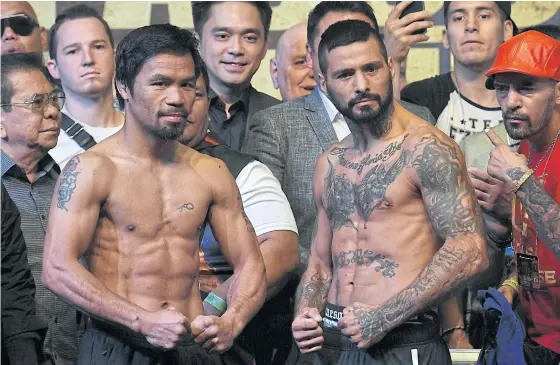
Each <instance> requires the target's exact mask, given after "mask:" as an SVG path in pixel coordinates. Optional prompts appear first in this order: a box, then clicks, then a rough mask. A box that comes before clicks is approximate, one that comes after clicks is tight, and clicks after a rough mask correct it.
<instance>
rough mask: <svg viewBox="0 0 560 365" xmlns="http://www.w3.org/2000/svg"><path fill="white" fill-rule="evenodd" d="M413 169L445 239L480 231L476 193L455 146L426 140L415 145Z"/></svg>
mask: <svg viewBox="0 0 560 365" xmlns="http://www.w3.org/2000/svg"><path fill="white" fill-rule="evenodd" d="M413 156H414V157H413V158H412V167H413V168H415V169H416V170H417V172H418V176H419V178H420V184H421V187H422V190H423V195H425V197H424V201H425V204H426V210H427V212H428V215H429V216H430V220H431V222H432V225H433V227H434V229H435V230H436V232H438V234H439V235H440V236H442V237H449V236H450V237H455V236H456V235H457V234H458V233H474V232H480V231H481V229H482V220H481V217H480V211H479V208H478V205H477V201H476V196H475V194H474V190H473V188H472V186H471V185H470V183H469V178H468V176H467V174H466V172H465V171H464V168H462V166H461V163H460V160H459V156H458V154H457V151H456V149H455V147H454V146H452V145H450V144H447V143H445V142H443V141H441V140H439V139H437V138H435V137H424V138H422V140H421V141H420V142H419V143H418V144H417V145H416V146H415V150H414V152H413Z"/></svg>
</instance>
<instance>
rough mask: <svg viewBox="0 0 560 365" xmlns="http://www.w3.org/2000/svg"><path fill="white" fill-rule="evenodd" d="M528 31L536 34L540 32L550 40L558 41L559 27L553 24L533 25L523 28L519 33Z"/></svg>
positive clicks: (559, 38) (559, 36)
mask: <svg viewBox="0 0 560 365" xmlns="http://www.w3.org/2000/svg"><path fill="white" fill-rule="evenodd" d="M530 30H534V31H536V32H540V33H542V34H544V35H547V36H549V37H551V38H554V39H556V40H557V41H560V27H559V26H557V25H553V24H539V25H534V26H532V27H527V28H523V29H522V30H521V31H520V33H524V32H528V31H530Z"/></svg>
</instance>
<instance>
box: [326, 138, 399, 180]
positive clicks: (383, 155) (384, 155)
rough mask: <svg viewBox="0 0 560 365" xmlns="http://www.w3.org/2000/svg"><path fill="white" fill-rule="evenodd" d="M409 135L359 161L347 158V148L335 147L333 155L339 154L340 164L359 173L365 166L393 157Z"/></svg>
mask: <svg viewBox="0 0 560 365" xmlns="http://www.w3.org/2000/svg"><path fill="white" fill-rule="evenodd" d="M407 137H408V134H406V135H405V136H404V137H403V139H402V140H401V141H395V142H392V143H390V144H389V145H388V146H387V147H386V148H385V149H384V150H383V152H380V153H377V154H376V155H375V156H373V157H371V154H368V155H367V156H366V157H364V158H363V159H361V160H360V161H359V162H353V161H348V160H347V159H346V158H344V152H346V150H347V148H340V147H335V148H333V149H332V151H331V155H332V156H338V162H339V163H340V166H342V167H344V168H347V169H351V170H356V172H357V173H358V174H361V173H362V171H363V169H364V167H365V166H369V165H372V164H375V163H378V162H385V161H387V160H388V159H389V158H391V156H393V155H394V154H395V153H396V152H398V151H400V150H401V149H402V145H403V143H404V141H405V140H406V138H407Z"/></svg>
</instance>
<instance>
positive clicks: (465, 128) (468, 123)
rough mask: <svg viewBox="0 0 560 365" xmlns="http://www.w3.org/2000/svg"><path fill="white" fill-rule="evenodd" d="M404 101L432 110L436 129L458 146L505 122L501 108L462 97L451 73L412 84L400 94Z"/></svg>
mask: <svg viewBox="0 0 560 365" xmlns="http://www.w3.org/2000/svg"><path fill="white" fill-rule="evenodd" d="M401 99H402V100H405V101H408V102H410V103H414V104H417V105H421V106H425V107H426V108H428V109H430V111H431V112H432V114H433V115H434V117H435V118H436V120H437V123H436V127H437V128H439V129H440V130H441V131H443V132H444V133H445V134H447V135H448V136H450V137H451V138H453V139H454V140H455V142H457V143H459V142H461V140H462V139H463V138H464V137H466V136H468V135H469V134H472V133H478V132H485V131H487V130H488V129H490V128H492V127H494V126H496V125H498V124H500V123H501V122H502V121H503V116H502V111H501V110H500V108H499V107H498V108H487V107H484V106H482V105H478V104H476V103H474V102H473V101H471V100H469V99H467V98H466V97H464V96H463V95H461V94H460V93H459V91H457V89H456V87H455V84H454V83H453V79H452V78H451V73H450V72H449V73H446V74H443V75H438V76H435V77H432V78H429V79H426V80H422V81H417V82H413V83H411V84H410V85H408V86H406V87H405V88H404V89H403V90H402V91H401Z"/></svg>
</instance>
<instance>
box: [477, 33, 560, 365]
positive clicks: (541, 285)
mask: <svg viewBox="0 0 560 365" xmlns="http://www.w3.org/2000/svg"><path fill="white" fill-rule="evenodd" d="M487 75H488V76H489V77H490V78H489V80H488V82H487V86H488V87H489V88H491V89H492V88H493V89H495V90H496V96H497V100H498V102H499V103H500V107H501V109H502V112H503V115H504V124H505V127H506V130H507V133H508V135H509V137H511V138H514V139H518V140H521V144H520V145H519V150H518V153H516V152H513V151H511V149H510V148H509V146H508V145H507V144H506V143H504V141H502V140H501V139H500V138H499V137H498V136H497V135H496V134H495V133H494V132H492V131H490V132H488V138H490V140H491V141H492V143H493V144H494V145H495V148H494V150H493V151H492V152H491V153H490V160H489V162H488V174H489V175H490V176H492V177H493V178H495V179H498V180H500V181H501V182H502V183H503V185H504V189H505V191H507V192H510V193H511V194H513V211H512V225H513V232H512V234H513V247H514V250H515V258H516V270H515V272H514V274H513V275H512V276H511V277H510V278H509V279H508V280H506V281H505V282H504V284H503V285H502V287H501V288H500V291H501V292H502V293H503V294H504V295H505V296H506V298H507V299H508V301H509V302H510V303H513V298H514V297H515V296H516V295H517V296H518V297H519V302H520V304H521V306H522V308H523V311H524V313H525V315H526V321H525V326H526V328H527V337H526V339H525V343H524V351H525V359H526V361H527V363H528V364H529V365H532V364H537V359H538V364H539V365H548V364H550V365H552V364H554V365H556V364H558V362H559V361H560V281H559V280H558V273H560V203H559V202H560V146H557V141H558V137H559V136H560V82H559V81H560V42H559V41H557V40H555V39H554V38H551V37H548V36H547V35H544V34H542V33H539V32H536V31H528V32H525V33H522V34H520V35H518V36H516V37H514V38H512V39H510V40H509V41H507V42H505V43H504V44H503V45H502V46H501V47H500V48H499V50H498V54H497V56H496V60H495V62H494V65H493V66H492V68H490V70H489V71H488V73H487Z"/></svg>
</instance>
